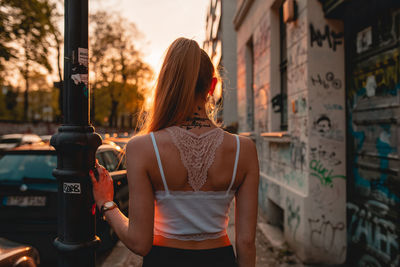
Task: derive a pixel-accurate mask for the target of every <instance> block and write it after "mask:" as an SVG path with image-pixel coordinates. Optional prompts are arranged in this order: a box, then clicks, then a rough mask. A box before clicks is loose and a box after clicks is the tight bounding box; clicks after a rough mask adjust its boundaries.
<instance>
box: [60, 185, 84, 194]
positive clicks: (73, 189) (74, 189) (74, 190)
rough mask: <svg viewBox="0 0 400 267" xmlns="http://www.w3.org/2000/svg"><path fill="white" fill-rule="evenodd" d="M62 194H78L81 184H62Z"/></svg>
mask: <svg viewBox="0 0 400 267" xmlns="http://www.w3.org/2000/svg"><path fill="white" fill-rule="evenodd" d="M63 191H64V194H80V193H81V184H80V183H64V185H63Z"/></svg>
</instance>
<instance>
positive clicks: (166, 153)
mask: <svg viewBox="0 0 400 267" xmlns="http://www.w3.org/2000/svg"><path fill="white" fill-rule="evenodd" d="M176 128H178V127H176ZM214 129H216V128H212V129H201V130H200V131H199V130H197V129H196V130H186V129H183V128H178V129H174V130H175V131H177V130H178V131H181V132H182V133H183V134H184V135H191V136H194V138H197V139H201V137H204V135H205V134H206V135H207V134H208V133H209V131H215V130H214ZM218 130H219V131H221V132H222V130H221V129H217V131H218ZM208 135H209V134H208ZM154 136H155V139H156V142H157V146H158V150H159V153H160V159H161V163H162V167H163V169H164V174H165V178H166V182H167V185H168V188H169V190H171V191H193V190H194V189H193V187H192V186H191V185H190V184H189V182H188V170H187V168H186V167H185V162H184V161H190V158H184V159H183V161H182V156H181V153H180V151H179V149H178V147H177V145H176V143H174V141H173V137H172V136H171V133H170V132H169V131H168V130H167V129H164V130H161V131H158V132H156V133H155V134H154ZM222 136H223V137H222V142H221V143H220V144H215V145H216V146H217V147H215V148H216V149H215V153H212V152H214V151H212V150H211V151H206V152H205V156H206V157H211V158H207V159H204V160H205V161H211V166H210V167H209V169H208V170H206V174H207V176H206V177H205V178H206V180H205V183H204V185H202V186H201V188H200V189H199V190H200V191H226V190H228V188H229V186H230V183H231V181H232V174H233V169H234V163H235V156H236V150H237V143H236V138H235V136H234V135H232V134H229V133H227V132H222ZM205 137H207V136H205ZM202 139H205V138H202ZM205 141H209V140H205ZM211 141H212V140H211ZM177 142H183V141H182V140H177ZM147 147H148V149H150V150H153V146H150V147H149V146H147ZM153 152H154V150H153ZM210 152H211V153H210ZM239 164H240V157H239V161H238V169H237V174H236V177H235V178H234V179H235V181H234V184H233V186H232V188H231V189H232V190H234V189H236V188H237V187H238V186H239V185H240V183H241V182H242V181H243V171H244V170H243V168H242V167H241V166H240V165H239ZM152 165H153V166H155V168H152V169H151V170H149V176H150V179H151V182H152V184H153V186H154V190H155V191H163V190H165V189H164V185H163V181H162V178H161V174H160V170H159V168H158V163H157V159H156V154H155V153H154V156H153V160H152Z"/></svg>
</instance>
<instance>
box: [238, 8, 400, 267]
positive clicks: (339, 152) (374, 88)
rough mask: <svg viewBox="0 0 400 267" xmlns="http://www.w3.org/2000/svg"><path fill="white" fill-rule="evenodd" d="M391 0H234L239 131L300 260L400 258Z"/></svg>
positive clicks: (263, 199)
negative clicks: (251, 146)
mask: <svg viewBox="0 0 400 267" xmlns="http://www.w3.org/2000/svg"><path fill="white" fill-rule="evenodd" d="M399 4H400V1H390V0H379V1H378V0H368V1H365V0H320V1H318V0H297V1H292V0H286V1H284V0H238V1H237V7H236V13H235V16H234V20H233V23H234V26H235V29H236V31H237V99H238V103H237V104H238V106H237V108H238V122H239V132H240V133H241V134H243V135H246V136H250V137H251V138H253V139H254V141H255V142H256V145H257V150H258V156H259V161H260V187H259V205H260V210H261V212H262V215H263V216H265V218H266V219H267V221H268V222H269V223H270V224H273V225H276V226H277V227H280V228H281V229H282V231H283V233H284V237H285V239H286V241H287V243H288V244H289V245H290V246H291V247H292V248H293V249H294V250H295V251H296V254H297V255H298V256H299V258H300V259H301V260H302V261H304V262H306V263H324V264H340V263H344V262H347V263H349V264H350V266H400V256H399V255H400V252H399V242H400V240H399V238H400V176H399V163H400V162H399V154H398V151H399V144H400V143H399V141H400V140H399V139H400V132H399V130H398V125H399V121H398V118H399V112H400V109H399V107H400V96H399V90H400V65H399V55H400V49H399V47H400V6H399Z"/></svg>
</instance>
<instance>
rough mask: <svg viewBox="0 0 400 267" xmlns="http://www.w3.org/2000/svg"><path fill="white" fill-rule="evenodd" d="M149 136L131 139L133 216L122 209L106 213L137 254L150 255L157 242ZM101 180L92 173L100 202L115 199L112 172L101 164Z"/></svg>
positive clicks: (129, 175) (129, 161)
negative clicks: (148, 147) (147, 148)
mask: <svg viewBox="0 0 400 267" xmlns="http://www.w3.org/2000/svg"><path fill="white" fill-rule="evenodd" d="M145 137H146V136H140V137H135V138H133V139H132V140H131V141H129V143H128V145H127V149H126V158H127V179H128V187H129V218H127V217H126V216H125V215H124V214H123V213H122V212H121V211H120V210H119V209H112V210H109V211H106V212H105V214H104V215H105V217H106V220H107V222H108V223H109V224H110V225H111V227H112V228H113V229H114V231H115V232H116V234H117V235H118V237H119V239H120V240H121V241H122V242H123V243H124V244H125V245H126V246H127V247H128V248H129V249H130V250H132V251H133V252H134V253H136V254H139V255H142V256H144V255H146V254H147V253H148V252H149V251H150V249H151V247H152V244H153V224H154V193H153V188H152V185H151V182H150V179H149V177H148V175H147V171H146V164H148V160H146V159H147V157H146V149H145V146H146V143H147V142H146V141H148V140H143V139H144V138H145ZM147 139H148V138H147ZM97 170H98V172H99V181H96V179H95V178H94V175H93V173H91V174H90V175H91V177H92V182H93V195H94V199H95V202H96V205H97V206H98V207H99V208H100V207H101V206H102V205H103V203H105V202H107V201H112V200H113V193H114V190H113V181H112V179H111V177H110V175H109V174H108V172H107V171H106V170H105V169H104V168H103V167H101V166H98V167H97Z"/></svg>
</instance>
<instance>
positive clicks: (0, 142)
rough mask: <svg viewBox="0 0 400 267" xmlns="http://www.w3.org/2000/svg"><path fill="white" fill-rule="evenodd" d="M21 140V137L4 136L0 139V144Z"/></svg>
mask: <svg viewBox="0 0 400 267" xmlns="http://www.w3.org/2000/svg"><path fill="white" fill-rule="evenodd" d="M19 142H21V138H4V139H0V144H16V143H19Z"/></svg>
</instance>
